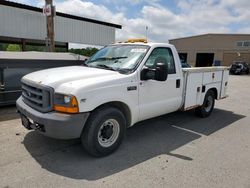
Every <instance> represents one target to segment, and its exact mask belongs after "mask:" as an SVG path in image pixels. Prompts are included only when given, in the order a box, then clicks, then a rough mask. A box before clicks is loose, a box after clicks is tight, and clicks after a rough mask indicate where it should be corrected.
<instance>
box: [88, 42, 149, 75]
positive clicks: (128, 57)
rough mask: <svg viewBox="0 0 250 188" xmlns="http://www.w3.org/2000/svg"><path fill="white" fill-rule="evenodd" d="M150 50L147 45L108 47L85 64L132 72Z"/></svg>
mask: <svg viewBox="0 0 250 188" xmlns="http://www.w3.org/2000/svg"><path fill="white" fill-rule="evenodd" d="M148 48H149V47H148V46H145V45H112V46H106V47H104V48H102V49H101V50H99V51H98V52H97V53H96V54H95V55H93V56H92V57H91V58H90V59H89V60H88V61H86V63H85V64H86V65H87V66H89V67H96V68H103V69H109V70H114V71H119V72H125V73H126V72H130V71H132V70H134V69H135V67H136V66H137V65H138V64H139V63H140V61H141V60H142V59H143V58H144V56H145V54H146V52H147V50H148Z"/></svg>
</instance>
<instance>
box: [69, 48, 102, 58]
mask: <svg viewBox="0 0 250 188" xmlns="http://www.w3.org/2000/svg"><path fill="white" fill-rule="evenodd" d="M97 51H98V49H97V48H90V47H87V48H82V49H73V48H71V49H69V52H71V53H74V54H79V55H83V56H87V57H90V56H92V55H93V54H95V53H96V52H97Z"/></svg>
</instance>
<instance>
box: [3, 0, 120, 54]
mask: <svg viewBox="0 0 250 188" xmlns="http://www.w3.org/2000/svg"><path fill="white" fill-rule="evenodd" d="M83 11H84V10H83ZM54 23H55V44H56V45H55V46H56V47H61V48H66V49H68V44H69V43H79V44H89V45H99V46H103V45H106V44H110V43H113V42H115V30H116V29H121V28H122V26H121V25H117V24H113V23H108V22H103V21H99V20H93V19H89V18H84V17H79V16H74V15H69V14H65V13H61V12H56V16H55V20H54ZM46 36H47V33H46V16H45V15H43V9H41V8H37V7H33V6H28V5H24V4H19V3H14V2H10V1H5V0H1V1H0V43H13V44H21V46H22V50H23V51H25V46H26V45H43V46H44V45H45V38H46Z"/></svg>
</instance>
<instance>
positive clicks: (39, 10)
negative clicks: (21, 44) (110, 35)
mask: <svg viewBox="0 0 250 188" xmlns="http://www.w3.org/2000/svg"><path fill="white" fill-rule="evenodd" d="M0 5H5V6H10V7H15V8H20V9H26V10H31V11H35V12H40V13H42V12H43V9H41V8H38V7H33V6H30V5H25V4H21V3H15V2H11V1H6V0H1V1H0ZM56 15H57V16H61V17H65V18H70V19H74V20H80V21H85V22H90V23H95V24H100V25H105V26H110V27H114V28H117V29H122V26H121V25H118V24H113V23H109V22H104V21H99V20H94V19H91V18H85V17H80V16H75V15H71V14H65V13H62V12H56Z"/></svg>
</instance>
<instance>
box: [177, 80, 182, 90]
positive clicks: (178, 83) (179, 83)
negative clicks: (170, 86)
mask: <svg viewBox="0 0 250 188" xmlns="http://www.w3.org/2000/svg"><path fill="white" fill-rule="evenodd" d="M180 87H181V79H177V80H176V88H180Z"/></svg>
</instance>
